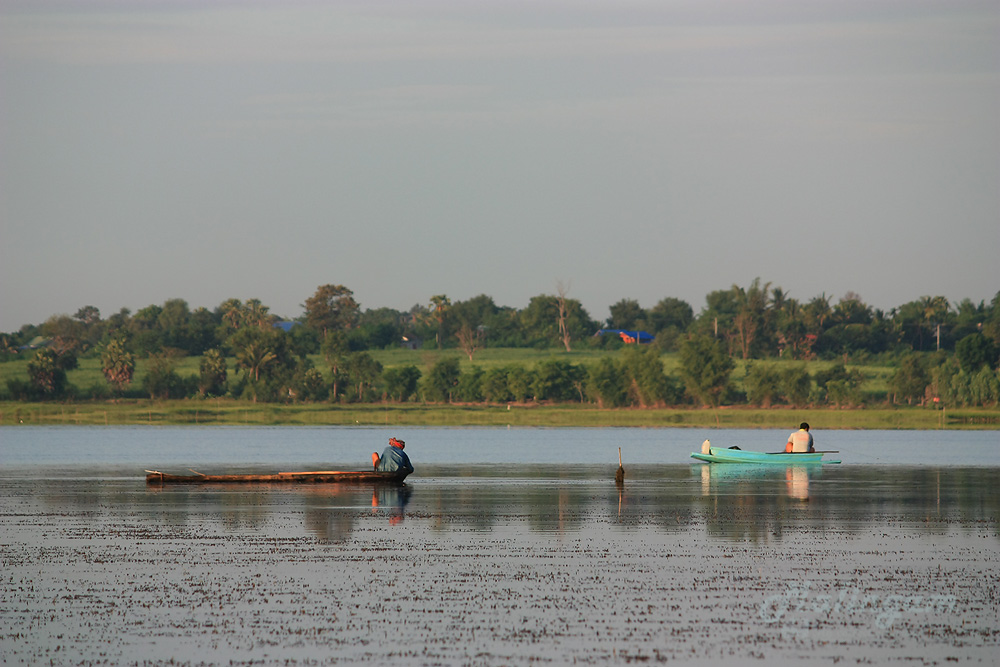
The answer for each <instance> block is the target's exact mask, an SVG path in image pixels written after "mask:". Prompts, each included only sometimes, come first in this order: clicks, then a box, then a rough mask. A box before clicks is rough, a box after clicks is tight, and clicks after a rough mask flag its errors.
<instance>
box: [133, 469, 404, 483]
mask: <svg viewBox="0 0 1000 667" xmlns="http://www.w3.org/2000/svg"><path fill="white" fill-rule="evenodd" d="M191 472H193V473H194V474H193V475H172V474H170V473H165V472H160V471H159V470H147V471H146V484H276V483H277V484H330V483H338V482H354V483H357V482H382V483H387V484H399V483H401V482H402V481H403V480H404V479H406V476H407V475H408V474H409V471H408V470H399V471H393V472H378V471H375V470H311V471H306V472H279V473H274V474H271V475H266V474H265V475H203V474H201V473H200V472H196V471H193V470H192V471H191Z"/></svg>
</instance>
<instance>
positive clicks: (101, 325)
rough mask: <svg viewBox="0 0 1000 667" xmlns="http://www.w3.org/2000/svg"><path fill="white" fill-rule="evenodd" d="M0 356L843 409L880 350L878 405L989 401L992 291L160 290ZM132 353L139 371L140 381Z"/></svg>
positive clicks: (156, 379)
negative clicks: (515, 360)
mask: <svg viewBox="0 0 1000 667" xmlns="http://www.w3.org/2000/svg"><path fill="white" fill-rule="evenodd" d="M602 329H614V330H627V331H645V332H647V333H649V334H650V335H651V336H652V337H653V343H652V344H649V345H641V346H640V345H629V344H628V343H629V342H631V341H632V340H633V339H632V337H631V336H628V335H623V336H619V335H616V334H615V333H613V332H608V331H604V332H603V333H601V331H602ZM399 347H408V348H412V349H435V350H447V349H450V348H453V349H456V350H461V352H462V353H463V354H464V355H465V356H466V357H467V358H468V360H469V362H470V364H471V365H469V366H467V367H466V368H465V369H464V370H463V368H462V366H461V365H460V364H459V362H458V359H457V358H456V359H450V358H449V359H446V360H441V361H438V362H437V363H435V364H433V365H431V366H429V367H426V368H423V369H422V370H421V369H420V368H418V367H417V366H416V365H406V366H400V367H390V368H383V367H382V365H381V364H380V363H379V362H378V361H376V360H375V359H374V358H373V357H372V356H371V354H370V353H371V351H373V350H386V349H392V348H399ZM501 347H502V348H527V349H551V350H552V351H553V358H551V359H547V360H544V361H540V362H538V363H536V364H533V365H531V366H527V365H522V364H511V365H508V366H505V367H491V368H489V369H483V368H481V367H479V366H477V365H475V355H476V354H477V352H480V351H481V350H483V349H485V348H501ZM622 348H624V350H625V351H624V352H623V353H621V354H617V352H618V351H619V350H621V349H622ZM580 349H592V350H598V351H600V350H605V351H607V352H608V353H609V354H608V355H607V356H606V357H601V358H599V359H598V360H597V361H596V362H595V363H593V364H589V365H587V366H582V365H576V364H573V363H571V362H569V361H566V360H562V359H559V358H558V351H563V350H565V351H571V350H580ZM611 352H616V354H613V355H612V354H611ZM672 353H677V355H678V357H679V360H680V365H679V369H678V371H677V373H676V374H668V373H666V372H665V371H664V367H663V358H664V356H663V355H665V354H672ZM185 357H197V358H200V365H199V371H198V374H197V375H190V376H189V377H182V376H181V375H180V374H179V373H178V372H177V370H176V366H177V364H178V360H180V359H183V358H185ZM78 358H84V359H86V358H96V359H100V363H101V369H102V371H103V374H104V377H105V379H106V385H104V386H103V387H100V386H96V385H95V386H93V387H90V388H80V387H74V386H73V385H71V384H69V383H68V382H67V377H66V371H67V370H71V369H73V368H75V367H76V364H77V360H78ZM317 358H319V359H321V360H322V361H321V362H319V363H318V365H319V366H320V367H316V363H315V362H314V360H315V359H317ZM0 359H2V360H4V361H11V360H17V359H28V360H29V362H28V364H27V366H26V377H17V378H13V379H8V381H7V382H6V387H5V388H0V392H2V391H3V390H4V389H5V390H6V396H7V397H9V398H14V399H18V400H65V399H68V398H78V399H79V398H113V397H116V396H129V395H146V396H149V397H151V398H184V397H196V396H198V397H210V396H226V395H228V396H232V397H235V398H243V399H248V400H253V401H268V402H275V401H281V402H287V401H333V402H372V401H392V402H407V401H414V400H423V401H429V402H464V403H479V402H487V403H504V402H525V401H546V402H592V403H595V404H598V405H600V406H607V407H624V406H634V407H650V406H663V405H683V404H690V405H709V406H718V405H722V404H736V403H749V404H752V405H759V406H762V407H768V406H771V405H777V404H783V405H796V406H804V405H810V404H813V405H815V404H828V405H838V406H853V405H859V404H861V403H863V402H865V400H866V396H865V394H864V392H863V390H862V382H863V379H862V378H861V377H860V376H859V375H858V373H857V372H856V371H852V370H851V369H850V367H851V365H852V364H853V365H856V364H860V363H865V362H869V361H871V360H874V359H878V360H881V361H882V362H884V363H885V364H886V365H891V366H893V367H894V368H895V369H896V370H895V374H894V376H893V377H892V378H891V380H890V381H889V383H888V384H889V387H888V391H887V392H886V393H885V395H884V396H882V397H881V400H883V401H888V402H890V403H897V404H910V405H914V404H916V405H924V404H934V403H940V402H944V403H945V404H948V405H994V404H996V403H997V401H998V399H1000V379H998V371H997V364H998V360H1000V292H998V293H997V295H996V296H995V297H994V298H993V300H992V302H991V303H989V304H986V303H984V302H981V303H979V304H975V303H973V302H971V301H970V300H968V299H966V300H963V301H961V302H959V303H957V304H951V303H949V302H948V300H947V299H945V298H943V297H939V296H938V297H923V298H921V299H919V300H916V301H912V302H909V303H905V304H902V305H901V306H899V307H898V308H894V309H892V310H891V311H890V312H888V313H886V312H883V311H880V310H877V309H874V308H872V307H870V306H868V305H866V304H865V303H864V302H863V301H862V299H861V297H859V296H858V295H856V294H853V293H849V294H847V295H846V296H844V297H843V298H841V299H840V300H838V301H837V302H835V303H834V302H833V301H832V299H831V298H830V297H828V296H826V295H825V294H824V295H820V296H818V297H814V298H812V299H810V300H809V301H807V302H799V301H798V300H796V299H793V298H790V297H789V296H788V294H787V293H786V292H785V291H784V290H782V289H781V288H780V287H773V286H772V285H771V284H770V283H762V282H761V281H760V279H756V280H754V281H753V282H752V283H751V284H750V285H749V286H747V287H740V286H737V285H734V286H732V287H731V288H729V289H726V290H717V291H714V292H711V293H709V294H708V295H707V296H706V298H705V306H704V307H703V308H702V310H701V312H700V313H698V314H697V315H695V314H694V310H693V309H692V307H691V306H690V304H687V303H686V302H684V301H683V300H680V299H677V298H673V297H666V298H664V299H662V300H660V301H659V302H658V303H656V304H655V305H654V306H653V307H652V308H650V309H648V310H647V309H644V308H643V307H642V306H640V304H639V303H638V302H637V301H635V300H632V299H623V300H621V301H619V302H617V303H615V304H613V305H611V306H610V307H609V313H608V317H607V318H606V319H605V320H604V321H603V322H598V321H595V320H594V319H593V318H592V317H591V316H590V314H589V313H587V311H586V310H585V309H584V308H583V307H582V305H581V304H580V302H579V301H577V300H574V299H570V298H568V297H567V295H566V294H565V292H564V290H562V289H560V291H559V293H558V294H556V295H545V294H542V295H539V296H536V297H534V298H532V299H531V300H530V302H529V304H528V305H527V306H526V307H525V308H524V309H521V310H518V309H515V308H510V307H506V306H498V305H497V304H495V303H494V301H493V299H492V298H491V297H489V296H487V295H479V296H476V297H473V298H471V299H469V300H467V301H458V302H452V301H451V300H450V299H449V298H448V297H447V296H446V295H434V296H432V297H431V298H430V299H429V301H428V304H427V305H420V304H418V305H415V306H413V307H412V308H411V309H410V310H409V311H406V312H402V311H396V310H393V309H390V308H377V309H368V310H362V308H361V306H360V304H359V303H358V302H357V301H356V300H355V299H354V295H353V292H352V291H351V290H350V289H348V288H347V287H345V286H343V285H332V284H330V285H321V286H319V287H318V288H317V290H316V292H315V294H313V295H312V296H311V297H309V298H307V299H305V303H304V313H303V315H302V316H301V317H299V318H297V319H296V320H283V319H282V318H280V317H277V316H276V315H274V314H273V313H271V312H270V309H269V308H268V307H267V306H266V305H264V304H263V303H261V302H260V301H259V300H256V299H250V300H247V301H241V300H239V299H228V300H226V301H224V302H223V303H221V304H220V305H219V306H218V307H217V308H215V309H214V310H212V311H210V310H207V309H205V308H197V309H195V310H191V309H190V307H189V306H188V304H187V302H186V301H184V300H183V299H170V300H168V301H166V302H165V303H163V304H162V305H150V306H147V307H145V308H143V309H141V310H139V311H137V312H136V313H134V314H133V313H131V312H130V311H129V310H127V309H122V310H121V311H120V312H118V313H115V314H113V315H111V316H110V317H107V318H102V317H101V314H100V312H99V311H98V309H97V308H95V307H93V306H84V307H82V308H80V309H79V311H77V313H76V314H75V315H73V316H72V317H70V316H68V315H56V316H53V317H51V318H50V319H49V320H47V321H46V322H44V323H42V324H39V325H25V326H23V327H22V328H21V330H20V331H18V332H15V333H9V334H0ZM137 359H141V360H144V364H145V368H146V371H145V374H144V375H143V377H142V378H141V382H139V384H140V386H138V387H137V386H134V384H135V383H134V374H135V364H136V360H137ZM734 360H736V361H739V362H741V364H743V370H742V372H743V373H744V375H743V376H741V378H740V379H741V380H742V388H741V390H740V391H736V390H735V389H734V387H733V383H732V379H733V378H732V374H733V373H734V369H735V362H734ZM814 360H827V361H837V362H838V363H837V364H836V365H834V366H830V367H828V368H826V369H825V370H824V371H822V372H817V373H814V374H813V375H810V373H809V371H808V370H807V368H806V365H805V362H809V361H814ZM779 361H780V362H781V363H776V362H779ZM789 362H799V363H791V364H790V363H789ZM230 365H231V366H230Z"/></svg>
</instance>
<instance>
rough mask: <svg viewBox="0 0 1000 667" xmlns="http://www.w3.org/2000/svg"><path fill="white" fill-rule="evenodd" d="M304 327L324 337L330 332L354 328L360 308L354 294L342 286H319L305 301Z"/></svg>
mask: <svg viewBox="0 0 1000 667" xmlns="http://www.w3.org/2000/svg"><path fill="white" fill-rule="evenodd" d="M304 308H305V311H306V326H308V327H310V328H311V329H314V330H315V331H317V332H319V333H320V334H321V335H323V336H324V337H325V336H326V335H327V333H328V332H330V331H342V330H346V329H350V328H351V327H353V326H354V324H355V322H357V319H358V312H359V310H360V307H359V306H358V302H357V301H355V300H354V292H352V291H351V290H349V289H347V288H346V287H344V286H343V285H320V286H319V287H317V288H316V293H315V294H313V295H312V296H311V297H309V298H308V299H307V300H306V303H305V306H304Z"/></svg>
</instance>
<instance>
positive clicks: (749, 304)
mask: <svg viewBox="0 0 1000 667" xmlns="http://www.w3.org/2000/svg"><path fill="white" fill-rule="evenodd" d="M770 288H771V283H765V284H764V285H761V284H760V278H754V280H753V282H752V283H750V287H748V288H747V289H743V288H742V287H740V286H738V285H733V287H732V290H733V296H734V297H735V299H736V302H737V304H738V310H737V312H736V316H735V317H734V318H733V326H734V329H735V335H736V339H737V341H738V342H739V346H740V351H741V352H742V353H743V358H744V359H749V358H750V354H751V347H752V346H753V344H754V341H755V340H756V339H757V337H758V333H759V332H760V331H761V330H762V329H763V328H764V327H765V326H766V325H767V324H768V315H769V313H768V290H769V289H770Z"/></svg>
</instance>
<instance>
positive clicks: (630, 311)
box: [608, 299, 646, 330]
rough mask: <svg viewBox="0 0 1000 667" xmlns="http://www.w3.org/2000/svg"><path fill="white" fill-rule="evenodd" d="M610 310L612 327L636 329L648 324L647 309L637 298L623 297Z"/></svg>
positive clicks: (609, 321)
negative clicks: (644, 308)
mask: <svg viewBox="0 0 1000 667" xmlns="http://www.w3.org/2000/svg"><path fill="white" fill-rule="evenodd" d="M608 310H609V311H610V312H611V319H610V320H608V323H609V324H610V325H611V328H612V329H629V330H636V329H639V328H642V327H645V326H646V311H645V310H643V308H642V306H640V305H639V302H638V301H636V300H635V299H622V300H621V301H619V302H618V303H615V304H613V305H611V306H610V307H609V308H608Z"/></svg>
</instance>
